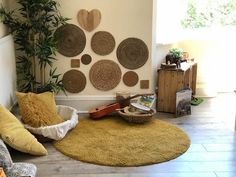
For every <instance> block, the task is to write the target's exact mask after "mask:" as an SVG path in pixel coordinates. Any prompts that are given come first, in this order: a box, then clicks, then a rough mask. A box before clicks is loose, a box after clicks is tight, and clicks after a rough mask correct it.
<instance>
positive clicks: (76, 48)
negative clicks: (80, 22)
mask: <svg viewBox="0 0 236 177" xmlns="http://www.w3.org/2000/svg"><path fill="white" fill-rule="evenodd" d="M55 37H56V39H57V40H58V43H57V48H58V52H59V53H60V54H62V55H64V56H66V57H74V56H77V55H78V54H80V53H81V52H82V51H83V50H84V48H85V44H86V37H85V34H84V32H83V30H81V29H80V28H79V27H78V26H76V25H73V24H65V25H62V26H60V27H59V28H58V29H57V30H56V32H55Z"/></svg>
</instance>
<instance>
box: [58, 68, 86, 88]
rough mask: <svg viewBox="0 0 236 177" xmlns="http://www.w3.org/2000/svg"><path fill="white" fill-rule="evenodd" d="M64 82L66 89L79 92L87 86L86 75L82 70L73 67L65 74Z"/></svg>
mask: <svg viewBox="0 0 236 177" xmlns="http://www.w3.org/2000/svg"><path fill="white" fill-rule="evenodd" d="M62 83H63V86H64V87H65V89H66V91H68V92H70V93H79V92H81V91H82V90H84V88H85V86H86V77H85V75H84V74H83V73H82V72H81V71H78V70H75V69H72V70H69V71H67V72H66V73H65V74H64V75H63V78H62Z"/></svg>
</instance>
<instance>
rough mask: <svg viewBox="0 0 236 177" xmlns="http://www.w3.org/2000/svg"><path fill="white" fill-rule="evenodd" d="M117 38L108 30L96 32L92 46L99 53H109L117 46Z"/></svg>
mask: <svg viewBox="0 0 236 177" xmlns="http://www.w3.org/2000/svg"><path fill="white" fill-rule="evenodd" d="M115 44H116V43H115V38H114V37H113V36H112V34H111V33H109V32H106V31H98V32H96V33H95V34H94V35H93V37H92V39H91V48H92V50H93V51H94V52H95V53H96V54H98V55H103V56H104V55H108V54H109V53H111V52H112V51H113V50H114V48H115Z"/></svg>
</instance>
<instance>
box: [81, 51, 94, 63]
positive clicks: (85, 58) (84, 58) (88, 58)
mask: <svg viewBox="0 0 236 177" xmlns="http://www.w3.org/2000/svg"><path fill="white" fill-rule="evenodd" d="M91 61H92V57H91V56H90V55H89V54H84V55H82V57H81V62H82V63H83V64H84V65H88V64H89V63H91Z"/></svg>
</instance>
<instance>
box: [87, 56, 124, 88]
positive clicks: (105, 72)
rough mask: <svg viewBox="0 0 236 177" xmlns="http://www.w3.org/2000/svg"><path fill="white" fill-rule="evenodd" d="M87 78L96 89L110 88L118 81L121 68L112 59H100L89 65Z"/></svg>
mask: <svg viewBox="0 0 236 177" xmlns="http://www.w3.org/2000/svg"><path fill="white" fill-rule="evenodd" d="M89 79H90V81H91V83H92V85H93V86H94V87H95V88H96V89H98V90H103V91H107V90H111V89H113V88H115V87H116V86H117V85H118V84H119V83H120V80H121V69H120V67H119V65H118V64H117V63H115V62H114V61H111V60H100V61H98V62H96V63H94V64H93V66H92V67H91V69H90V71H89Z"/></svg>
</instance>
